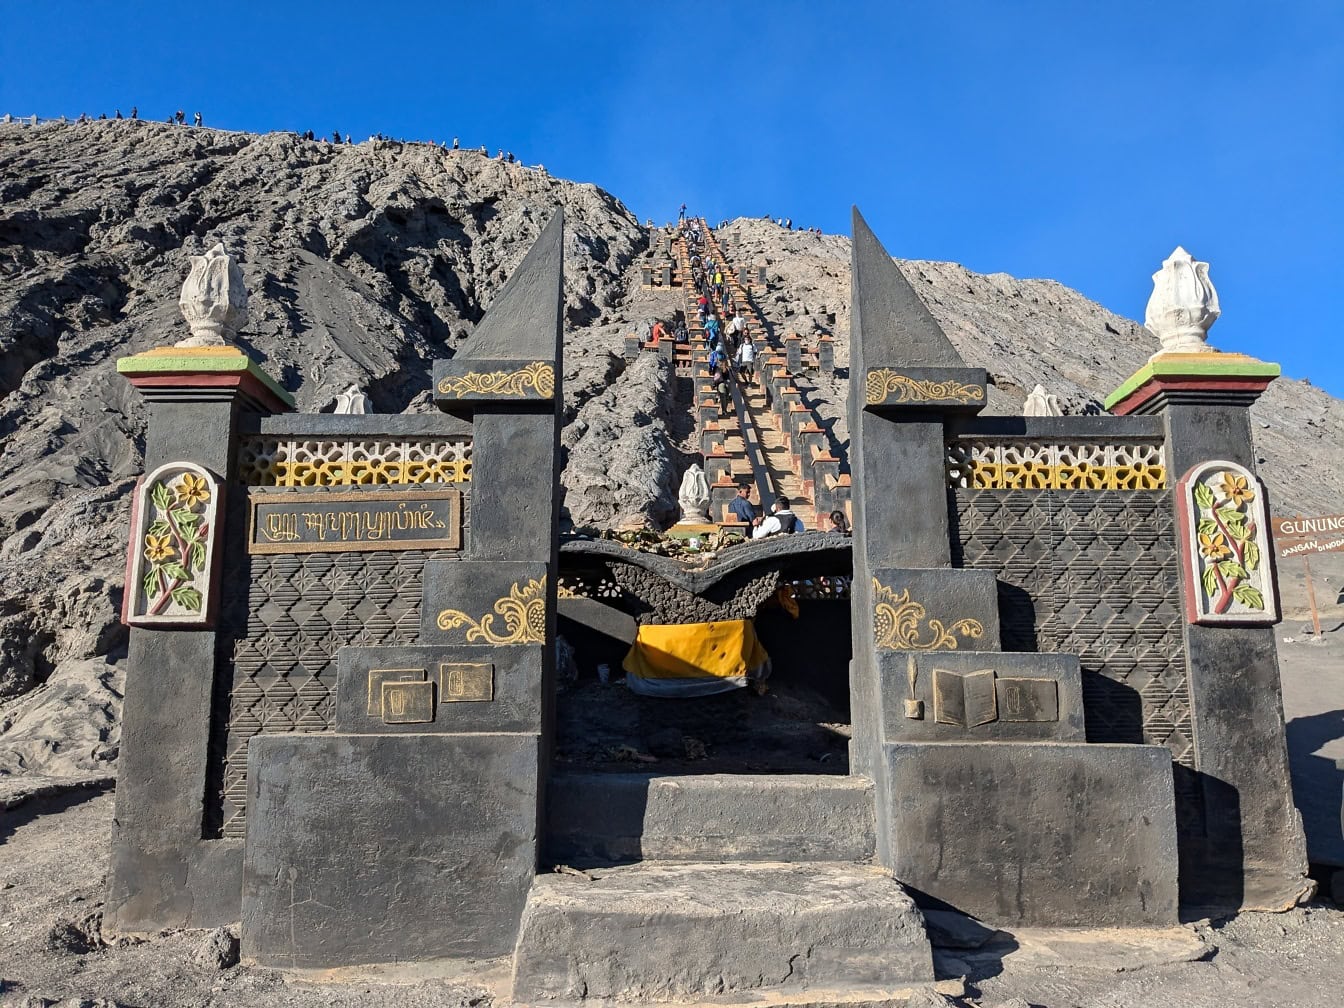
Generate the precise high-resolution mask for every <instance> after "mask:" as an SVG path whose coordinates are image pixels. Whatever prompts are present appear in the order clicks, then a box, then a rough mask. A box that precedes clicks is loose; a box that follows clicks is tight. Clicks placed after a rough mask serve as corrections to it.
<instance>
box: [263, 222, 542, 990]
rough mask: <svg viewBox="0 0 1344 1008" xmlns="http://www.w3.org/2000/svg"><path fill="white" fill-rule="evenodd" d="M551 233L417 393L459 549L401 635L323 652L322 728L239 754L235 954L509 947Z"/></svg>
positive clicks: (530, 730) (533, 618)
mask: <svg viewBox="0 0 1344 1008" xmlns="http://www.w3.org/2000/svg"><path fill="white" fill-rule="evenodd" d="M563 236H564V228H563V216H562V214H561V213H558V212H557V214H556V215H555V217H554V218H553V219H552V220H551V222H550V224H549V225H548V226H547V227H546V229H545V230H544V231H543V232H542V234H541V237H540V238H538V239H537V242H536V244H535V245H534V246H533V248H532V250H531V251H530V252H529V253H528V255H527V257H526V258H525V259H524V260H523V262H522V263H521V265H519V267H518V268H517V270H516V271H515V272H514V274H513V276H511V277H510V278H509V281H508V282H507V283H506V284H505V286H504V288H503V289H502V290H501V291H500V293H499V294H498V295H497V296H496V298H495V301H494V303H493V304H492V305H491V307H490V310H489V312H488V313H487V315H486V316H485V318H484V319H482V320H481V322H480V323H479V324H478V325H477V327H476V330H475V332H474V333H473V334H472V335H471V336H470V337H469V338H468V339H467V341H466V342H465V343H464V344H463V345H462V346H461V347H459V348H458V350H457V353H456V355H455V356H454V357H453V358H452V359H450V360H446V361H439V362H437V363H436V364H435V366H434V399H435V402H436V403H437V405H438V406H439V408H440V409H441V410H442V411H443V412H444V413H446V414H449V415H451V417H453V418H455V420H456V422H457V423H458V424H462V423H464V422H469V423H470V428H471V439H472V446H471V459H472V461H471V484H470V485H471V492H470V514H471V525H470V529H469V534H467V535H466V536H465V543H464V549H463V550H462V552H461V555H460V556H458V557H450V556H444V557H442V558H440V557H437V556H436V557H431V558H429V559H426V560H423V561H422V563H423V578H422V588H421V598H420V627H419V644H417V645H415V646H395V647H363V646H347V647H345V648H342V649H341V652H340V663H339V670H338V679H337V704H336V708H337V711H336V732H335V733H333V734H328V735H325V736H324V735H309V736H283V735H268V736H258V737H257V738H255V739H253V741H252V743H251V745H250V747H249V753H248V767H249V770H248V772H249V776H250V778H251V794H252V796H253V801H252V804H251V805H250V807H249V811H248V834H247V849H246V858H245V864H244V878H243V952H244V955H245V956H247V957H248V958H249V959H251V960H254V961H257V962H260V963H263V964H267V965H274V966H292V967H310V968H326V967H334V966H341V965H349V964H354V963H370V962H387V961H393V960H416V959H447V960H468V959H472V960H476V959H486V958H496V957H500V956H505V955H508V954H510V953H511V952H512V951H513V947H514V942H515V940H516V938H517V932H518V926H519V922H520V919H521V915H522V910H523V905H524V903H525V901H526V898H527V893H528V890H529V889H530V888H531V885H532V880H533V878H534V877H535V875H536V869H537V860H538V856H539V851H540V843H541V839H542V836H541V823H543V822H544V816H543V813H542V807H543V802H544V794H545V784H546V770H547V767H548V766H549V753H550V744H551V721H552V703H553V701H552V695H553V683H552V677H553V669H554V640H555V619H556V606H555V598H556V588H555V577H556V549H557V533H558V524H559V458H560V456H559V433H560V408H561V405H560V404H561V402H562V398H561V389H560V373H561V369H560V360H561V308H562V286H561V284H562V269H561V267H562V258H563ZM445 419H447V418H445ZM296 914H297V917H296Z"/></svg>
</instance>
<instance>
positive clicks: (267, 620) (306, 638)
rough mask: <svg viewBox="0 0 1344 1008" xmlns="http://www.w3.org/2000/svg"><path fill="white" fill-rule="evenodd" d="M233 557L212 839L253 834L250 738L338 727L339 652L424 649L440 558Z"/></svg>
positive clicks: (221, 664)
mask: <svg viewBox="0 0 1344 1008" xmlns="http://www.w3.org/2000/svg"><path fill="white" fill-rule="evenodd" d="M235 541H236V540H235ZM233 553H234V554H235V555H232V556H228V557H227V559H226V562H225V567H224V578H223V584H224V585H225V586H226V587H227V589H228V590H227V591H226V592H225V595H224V598H223V610H222V611H221V613H220V623H219V631H220V632H219V638H218V639H219V650H218V653H217V657H216V662H217V666H218V667H217V674H216V676H215V682H216V687H215V700H214V710H215V723H214V724H213V725H212V731H211V736H212V737H211V753H210V782H209V787H210V790H209V792H208V793H207V809H208V817H207V822H206V835H207V836H216V837H218V836H224V837H240V836H242V835H243V833H244V829H245V826H246V805H247V741H248V739H250V738H251V737H252V736H254V735H259V734H262V733H269V732H320V731H328V730H330V729H331V726H332V723H333V720H334V717H335V704H336V700H335V687H336V652H337V650H338V649H339V648H341V647H343V646H345V645H347V644H360V645H379V644H417V643H419V636H420V583H421V574H422V569H423V565H424V561H425V559H426V558H427V557H428V556H431V555H433V554H431V553H427V552H422V551H400V552H370V553H315V554H310V555H276V556H251V557H249V556H247V555H246V554H243V553H242V551H233Z"/></svg>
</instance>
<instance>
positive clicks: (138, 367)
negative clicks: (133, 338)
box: [117, 350, 294, 409]
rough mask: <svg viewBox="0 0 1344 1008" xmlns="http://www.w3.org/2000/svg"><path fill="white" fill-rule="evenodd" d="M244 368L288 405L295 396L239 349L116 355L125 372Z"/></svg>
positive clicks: (233, 371) (184, 372) (120, 371)
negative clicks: (228, 351)
mask: <svg viewBox="0 0 1344 1008" xmlns="http://www.w3.org/2000/svg"><path fill="white" fill-rule="evenodd" d="M242 372H246V373H247V374H250V375H251V376H252V377H253V378H255V379H256V380H257V381H259V382H261V384H262V385H264V386H265V387H266V388H267V389H268V390H270V392H271V393H273V394H274V395H275V396H276V398H278V399H279V400H280V401H281V402H283V403H284V404H285V405H287V406H289V407H290V408H291V409H292V408H293V407H294V397H293V396H292V395H290V394H289V393H288V392H286V391H285V390H284V388H282V387H281V386H280V384H279V383H278V382H277V381H276V380H275V379H274V378H272V377H271V376H270V375H268V374H267V373H266V372H265V371H263V370H262V369H261V365H259V364H258V363H257V362H256V361H254V360H253V359H252V358H251V357H249V356H248V355H247V354H245V353H244V352H243V351H241V350H239V351H237V352H235V353H199V352H197V353H193V352H191V351H190V350H184V351H183V352H181V353H173V352H172V351H170V350H151V351H149V352H147V353H140V354H135V355H134V356H131V357H119V358H117V373H118V374H123V375H127V376H128V377H131V376H134V375H144V374H165V375H172V374H181V375H189V374H206V373H209V374H240V373H242Z"/></svg>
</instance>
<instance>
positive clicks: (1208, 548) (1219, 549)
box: [1199, 532, 1232, 560]
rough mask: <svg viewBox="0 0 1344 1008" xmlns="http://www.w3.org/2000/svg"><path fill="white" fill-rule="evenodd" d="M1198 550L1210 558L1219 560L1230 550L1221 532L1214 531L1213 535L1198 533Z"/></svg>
mask: <svg viewBox="0 0 1344 1008" xmlns="http://www.w3.org/2000/svg"><path fill="white" fill-rule="evenodd" d="M1199 551H1200V552H1201V553H1203V554H1204V555H1205V556H1206V557H1208V558H1209V559H1210V560H1221V559H1222V558H1223V557H1225V556H1227V555H1228V554H1229V553H1231V552H1232V551H1231V550H1230V549H1228V546H1227V542H1226V541H1225V540H1224V539H1223V534H1222V533H1221V532H1215V533H1214V534H1213V535H1205V534H1204V533H1203V532H1201V533H1200V534H1199Z"/></svg>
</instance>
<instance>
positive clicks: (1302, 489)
mask: <svg viewBox="0 0 1344 1008" xmlns="http://www.w3.org/2000/svg"><path fill="white" fill-rule="evenodd" d="M557 206H563V207H564V209H565V212H566V215H567V225H568V231H567V238H566V247H565V255H566V262H565V302H566V323H567V332H566V360H565V368H564V371H565V376H564V377H565V399H566V403H565V410H566V413H565V419H566V427H565V431H564V434H563V447H564V450H565V452H566V458H565V464H566V465H565V477H564V479H565V485H566V494H565V501H564V504H565V507H566V510H567V513H568V515H569V517H570V519H571V520H572V521H573V522H574V523H575V524H579V525H588V524H612V523H618V522H623V521H626V520H629V519H630V518H632V517H638V516H641V515H642V516H644V517H646V518H647V519H649V520H650V521H653V522H655V523H656V522H663V521H667V520H669V519H670V518H672V517H673V516H674V509H675V499H676V487H677V483H678V480H679V476H680V472H681V469H682V468H683V467H684V466H685V464H687V462H688V461H689V457H688V456H687V455H685V454H684V452H683V447H684V446H685V445H686V418H685V417H684V416H678V415H677V411H676V410H674V409H672V408H671V406H670V402H669V399H670V397H669V388H670V382H671V376H670V374H669V369H668V368H667V367H666V365H664V364H661V363H660V362H657V361H654V360H643V359H642V360H640V361H639V363H638V364H636V365H634V366H627V365H626V363H625V362H624V361H623V360H622V358H621V336H622V335H623V333H624V332H626V331H628V330H629V329H630V328H632V327H633V326H634V325H635V324H636V323H637V322H638V321H639V320H640V319H642V318H646V317H648V316H650V315H654V314H663V315H667V314H670V313H671V311H672V310H673V309H674V308H675V307H677V306H678V304H679V297H678V296H677V295H676V294H675V293H657V292H648V291H640V290H639V288H638V268H637V267H638V263H639V261H640V257H641V256H642V255H643V254H644V252H645V250H646V248H647V240H646V236H645V234H644V231H643V229H642V228H640V227H639V225H638V222H637V221H636V219H635V218H634V216H633V215H632V214H631V213H630V212H629V211H628V210H627V209H626V208H625V207H623V206H622V205H621V204H620V203H619V202H618V201H617V200H616V199H615V198H613V197H612V196H610V195H608V194H607V193H605V192H603V191H601V190H600V189H598V188H596V187H595V186H593V185H591V184H576V183H572V182H567V181H564V180H560V179H555V178H552V177H550V176H547V175H544V174H542V173H540V172H537V171H533V170H530V169H525V168H523V167H521V166H518V165H506V164H503V163H501V162H499V161H497V160H493V159H488V158H485V157H482V156H481V155H479V154H478V153H476V152H466V151H462V152H447V151H443V150H441V149H436V148H432V147H429V146H427V145H418V144H401V143H396V142H368V143H362V144H358V145H355V146H333V145H331V144H327V143H323V142H305V141H302V140H299V139H297V138H295V137H293V136H292V135H287V134H270V135H263V136H256V135H249V134H237V133H219V132H213V131H204V130H193V129H184V128H180V127H171V126H166V125H157V124H150V123H143V122H138V123H130V122H106V123H89V124H69V125H52V126H44V127H40V128H36V129H21V128H19V127H13V126H11V127H0V439H2V440H3V452H2V453H0V699H3V698H5V697H18V698H19V699H17V700H14V701H12V702H10V703H9V704H7V705H5V706H4V707H0V778H2V777H4V776H5V775H7V774H14V773H30V774H31V773H42V772H53V773H56V772H62V773H63V772H71V773H73V772H82V773H89V772H94V771H97V770H99V769H100V768H101V769H106V766H107V763H108V761H109V760H110V759H111V758H112V757H114V756H115V723H114V722H115V719H109V718H108V717H107V716H106V710H107V703H106V696H107V695H108V694H109V693H115V690H116V688H117V687H116V686H115V682H116V680H115V677H114V676H112V675H110V674H109V673H108V672H106V671H104V670H103V669H104V667H105V658H106V657H107V656H111V657H113V658H114V659H115V657H117V656H118V655H119V653H120V651H121V650H122V649H123V648H124V641H125V635H124V632H123V630H122V629H121V628H120V626H119V624H118V622H117V610H118V608H119V605H120V597H121V577H122V567H123V553H124V535H125V523H126V517H127V505H128V494H129V490H130V487H131V485H132V483H133V481H134V478H135V476H136V475H137V473H138V472H139V471H140V468H141V451H142V447H143V436H144V421H145V412H144V408H143V406H142V404H141V403H140V401H139V397H138V396H137V395H136V394H135V393H134V392H133V390H131V389H130V388H129V386H128V385H127V384H126V383H125V382H124V381H122V380H120V379H118V378H117V376H116V374H115V360H116V358H117V357H120V356H123V355H126V354H128V353H135V352H139V351H143V350H146V349H149V348H150V347H153V346H157V345H162V344H165V343H170V342H173V341H175V340H177V339H179V338H181V337H182V336H183V335H184V334H185V327H184V326H183V324H182V322H181V320H180V316H179V313H178V309H177V296H178V290H179V288H180V286H181V283H182V279H183V277H184V276H185V275H186V270H187V266H188V263H187V256H188V255H189V254H193V253H198V252H200V251H203V250H204V249H205V248H207V247H208V246H209V245H211V244H213V243H214V242H216V241H223V242H224V243H225V244H226V246H227V247H228V248H229V250H230V251H232V252H233V253H234V254H236V255H237V256H238V257H239V259H240V260H241V262H242V264H243V270H244V275H245V276H246V279H247V282H248V286H249V289H250V291H251V308H250V316H251V318H250V322H249V324H248V325H247V327H246V328H245V329H244V331H243V338H244V341H245V345H246V347H247V349H248V350H249V351H251V352H252V353H254V354H255V355H256V356H257V357H258V358H259V359H261V360H262V361H263V362H264V366H265V367H266V368H267V370H268V371H269V372H270V373H271V374H273V375H274V376H275V377H276V378H277V379H279V380H280V381H281V382H282V383H283V384H284V385H285V386H286V387H287V388H289V389H291V390H292V391H293V392H295V394H296V395H297V398H298V402H299V408H300V409H303V410H309V411H312V410H321V409H330V408H331V405H332V403H333V401H334V398H335V395H336V393H337V392H338V391H340V390H341V389H343V388H344V387H345V386H347V385H349V384H350V383H352V382H357V383H359V384H360V385H363V386H364V387H365V388H366V389H367V390H368V392H369V394H370V396H371V398H372V400H373V404H374V407H375V408H376V409H378V410H380V411H388V412H399V411H403V410H414V411H423V410H427V409H429V408H431V407H430V405H429V402H428V396H427V391H426V390H427V388H428V384H429V369H430V366H431V362H432V361H433V360H434V359H436V358H438V357H442V356H447V355H449V354H451V352H452V350H453V347H454V346H456V345H457V344H459V343H460V342H461V340H462V339H463V338H464V337H465V336H466V335H467V334H469V333H470V332H471V330H472V327H473V326H474V325H475V323H476V322H477V321H479V319H480V318H481V316H482V314H483V313H484V310H485V309H486V308H487V307H488V306H489V303H490V300H491V298H492V297H493V296H494V294H495V293H496V292H497V291H498V289H499V287H500V286H501V284H502V283H503V281H504V280H505V279H506V278H507V277H508V275H509V273H510V271H511V270H512V268H513V267H514V265H516V263H517V262H518V261H519V260H520V259H521V258H522V256H523V254H524V253H525V252H526V251H527V249H528V247H529V246H530V244H531V242H532V241H533V240H534V239H535V238H536V237H537V235H538V234H539V233H540V229H541V228H542V226H544V224H545V223H546V221H547V219H548V218H549V217H550V214H551V212H552V210H553V208H554V207H557ZM729 230H735V231H737V232H738V233H739V234H740V235H741V236H742V258H743V261H752V262H763V263H765V264H767V266H768V272H769V274H770V276H771V279H772V288H771V290H770V292H769V293H767V294H766V295H765V296H764V297H763V299H762V300H763V303H762V308H763V309H764V311H765V314H766V316H767V318H768V319H769V320H770V321H771V322H772V324H774V325H776V326H779V327H780V328H782V329H785V330H787V329H797V330H798V331H800V332H802V333H804V335H809V334H811V333H812V332H814V331H826V332H831V333H833V334H834V335H835V337H836V340H837V357H838V358H839V363H840V364H841V365H844V364H847V359H848V346H847V327H848V311H849V271H848V259H849V241H848V239H847V238H843V237H834V236H813V235H806V234H801V233H797V232H788V231H784V230H783V229H780V228H777V227H775V226H774V225H771V224H768V223H766V222H761V221H740V222H735V223H734V224H733V225H732V227H731V228H730V229H729ZM892 244H893V245H894V244H896V243H895V242H894V241H893V243H892ZM904 265H905V268H906V269H907V271H908V273H909V275H910V276H911V278H912V279H913V280H915V282H916V287H917V289H919V290H920V291H921V293H922V294H923V295H924V296H925V298H926V299H927V300H928V302H929V305H930V308H931V309H932V310H933V312H934V314H935V315H936V316H937V317H938V318H939V319H940V321H942V322H943V324H944V325H945V326H946V327H947V329H948V332H949V334H950V335H951V337H952V339H953V341H954V342H955V343H956V344H957V345H958V347H959V348H960V349H961V351H962V353H963V354H964V355H965V357H966V358H967V360H968V361H970V362H972V363H976V364H982V365H984V366H986V367H988V368H989V370H990V372H991V373H992V374H994V375H995V377H996V380H997V383H998V385H997V388H996V389H995V390H994V391H993V393H992V402H991V408H992V409H994V410H995V411H1000V412H1010V413H1011V412H1018V411H1019V410H1020V405H1021V401H1022V399H1023V397H1024V396H1025V393H1026V391H1027V390H1028V389H1030V387H1031V386H1032V385H1033V384H1034V383H1035V382H1036V381H1042V382H1044V383H1045V384H1046V385H1047V386H1048V387H1050V388H1051V389H1052V390H1053V391H1055V392H1057V393H1058V394H1060V395H1061V397H1062V398H1063V399H1064V400H1065V401H1066V402H1067V403H1069V404H1070V405H1072V406H1073V407H1074V408H1075V409H1077V408H1079V407H1081V405H1082V404H1084V403H1087V402H1091V401H1095V400H1098V399H1099V398H1101V397H1102V396H1104V395H1105V394H1106V393H1107V392H1108V391H1109V390H1110V389H1111V388H1113V387H1114V386H1115V385H1116V384H1118V383H1119V381H1121V380H1122V379H1123V378H1124V377H1126V376H1127V375H1128V374H1129V373H1130V372H1131V371H1133V369H1134V368H1135V367H1137V366H1138V365H1139V364H1140V363H1141V362H1142V361H1143V360H1144V359H1145V358H1146V357H1147V356H1148V354H1149V353H1151V352H1152V350H1153V349H1154V348H1155V342H1154V340H1153V339H1152V337H1151V336H1150V335H1149V334H1147V332H1146V331H1145V330H1143V329H1142V327H1140V326H1137V325H1135V324H1134V323H1133V322H1129V321H1127V320H1125V319H1122V318H1120V317H1118V316H1116V315H1113V314H1111V313H1109V312H1107V311H1106V310H1105V309H1103V308H1101V307H1100V306H1098V305H1096V304H1094V303H1092V302H1090V301H1088V300H1087V299H1085V298H1083V297H1082V296H1081V295H1078V294H1076V293H1074V292H1072V291H1069V290H1068V289H1066V288H1064V287H1062V286H1060V285H1059V284H1055V283H1052V282H1049V281H1035V280H1025V281H1022V280H1015V279H1012V278H1010V277H1007V276H1004V275H1002V274H996V275H993V276H979V275H977V274H973V273H970V272H969V271H967V270H964V269H962V268H961V267H960V266H956V265H954V264H947V263H922V262H917V263H906V264H904ZM1215 333H1216V330H1215ZM812 394H813V395H814V396H815V398H816V399H817V401H818V406H819V409H820V410H821V412H822V413H823V415H825V416H827V417H829V418H832V419H834V420H835V421H836V424H835V428H834V434H835V436H836V439H837V447H839V448H841V449H842V450H843V448H844V447H845V444H844V442H845V440H846V438H847V435H846V433H845V431H844V425H843V407H844V404H843V394H844V389H843V385H842V384H841V383H839V382H836V381H825V382H818V384H817V386H816V388H815V389H814V390H813V392H812ZM1257 421H1258V423H1257V430H1256V434H1257V437H1258V438H1259V443H1260V446H1261V450H1262V452H1263V453H1264V455H1265V457H1266V459H1267V462H1266V465H1265V471H1266V474H1267V477H1268V479H1269V481H1270V484H1271V486H1272V488H1273V490H1274V492H1275V499H1276V503H1277V504H1278V505H1279V507H1280V509H1281V510H1291V511H1300V512H1311V511H1317V510H1322V509H1325V510H1328V509H1330V508H1331V506H1332V502H1334V501H1336V500H1337V499H1338V496H1339V491H1340V486H1339V484H1338V478H1337V477H1333V476H1329V475H1322V474H1325V473H1330V472H1331V468H1330V467H1329V466H1328V465H1326V464H1325V463H1326V462H1327V461H1328V460H1330V459H1331V458H1332V454H1333V453H1336V452H1337V451H1338V449H1339V447H1340V446H1341V444H1344V412H1341V410H1340V409H1339V404H1338V403H1337V401H1336V400H1334V399H1332V398H1330V397H1329V396H1326V395H1325V394H1323V393H1321V392H1320V391H1319V390H1316V389H1312V388H1310V387H1309V386H1307V385H1305V384H1304V383H1300V382H1288V381H1283V382H1279V383H1276V385H1275V386H1274V387H1273V388H1272V390H1271V392H1270V394H1269V395H1267V396H1266V397H1265V402H1264V405H1263V406H1262V407H1260V408H1259V409H1258V411H1257ZM1264 424H1268V426H1262V425H1264ZM1290 435H1291V436H1292V437H1293V438H1294V441H1293V442H1291V443H1290V441H1289V436H1290ZM1308 474H1310V479H1308V478H1307V477H1308ZM1332 479H1333V480H1335V481H1336V482H1334V483H1331V482H1329V481H1330V480H1332ZM48 678H51V680H52V681H51V682H50V683H48V685H47V686H44V687H43V688H42V689H39V690H37V691H36V692H35V693H31V694H29V695H28V696H21V695H22V694H25V693H26V692H28V691H30V690H31V689H32V687H33V685H34V684H35V683H39V682H42V681H44V680H47V679H48ZM100 683H101V684H106V685H105V687H99V685H98V684H100ZM100 689H101V690H102V692H100ZM62 698H64V699H62ZM59 703H64V704H66V705H67V706H68V705H69V704H70V703H75V704H76V705H78V704H79V703H84V704H86V705H87V707H88V710H89V712H90V718H91V719H92V721H93V723H95V724H96V725H97V726H98V727H97V730H96V731H93V732H91V733H90V736H91V740H90V741H87V742H81V744H80V745H78V746H75V747H70V746H66V747H65V748H64V749H62V745H61V742H60V736H61V735H62V734H63V733H64V731H65V730H66V729H59V728H58V727H57V722H58V721H59V722H64V723H66V724H68V723H69V712H68V711H67V713H66V714H65V715H64V716H63V717H62V718H53V717H52V716H51V714H50V712H49V711H47V710H46V709H45V708H46V707H50V706H51V705H52V704H59Z"/></svg>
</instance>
